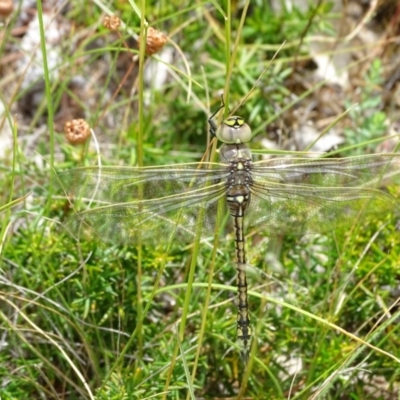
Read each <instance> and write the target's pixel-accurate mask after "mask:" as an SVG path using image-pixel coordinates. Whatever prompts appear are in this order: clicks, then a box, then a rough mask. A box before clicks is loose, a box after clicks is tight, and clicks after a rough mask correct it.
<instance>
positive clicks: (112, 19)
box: [103, 15, 121, 31]
mask: <svg viewBox="0 0 400 400" xmlns="http://www.w3.org/2000/svg"><path fill="white" fill-rule="evenodd" d="M103 26H104V27H105V28H107V29H109V30H110V31H117V30H118V29H119V27H120V26H121V20H120V19H119V18H118V17H117V16H116V15H111V16H109V15H106V16H105V17H104V20H103Z"/></svg>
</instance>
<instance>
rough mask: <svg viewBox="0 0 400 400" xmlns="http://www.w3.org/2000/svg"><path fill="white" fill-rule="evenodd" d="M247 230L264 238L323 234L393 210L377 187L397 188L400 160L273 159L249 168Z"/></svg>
mask: <svg viewBox="0 0 400 400" xmlns="http://www.w3.org/2000/svg"><path fill="white" fill-rule="evenodd" d="M252 172H253V173H252V176H253V180H254V182H253V184H252V185H251V191H252V194H253V196H252V200H251V205H250V207H249V213H248V215H247V217H248V218H247V222H248V225H251V226H258V227H259V228H260V229H261V228H262V229H264V230H266V231H267V232H270V233H275V234H276V233H282V232H291V233H294V234H301V233H310V232H324V231H329V230H333V229H335V228H337V227H339V226H348V225H351V223H352V222H354V221H356V220H357V219H358V218H360V217H362V216H365V215H371V214H378V213H383V212H387V211H391V210H394V209H396V208H398V207H399V205H400V203H399V200H398V199H396V198H395V197H393V196H392V195H390V194H389V193H387V192H386V191H384V190H379V188H380V187H382V186H383V185H387V184H399V183H400V156H399V155H397V154H385V155H371V156H362V157H351V158H343V159H275V160H269V161H261V162H258V163H255V164H254V170H253V171H252Z"/></svg>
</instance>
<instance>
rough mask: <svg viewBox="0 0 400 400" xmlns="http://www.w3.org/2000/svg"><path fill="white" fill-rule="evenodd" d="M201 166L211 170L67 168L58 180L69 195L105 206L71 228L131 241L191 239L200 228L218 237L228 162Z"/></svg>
mask: <svg viewBox="0 0 400 400" xmlns="http://www.w3.org/2000/svg"><path fill="white" fill-rule="evenodd" d="M201 166H202V167H203V168H205V167H206V168H208V169H198V168H197V167H198V164H182V165H176V166H165V167H146V168H118V167H105V168H78V169H74V170H69V171H63V172H61V173H59V174H58V176H57V179H58V181H59V182H60V183H61V185H62V186H63V188H64V190H65V191H66V193H68V194H70V195H72V196H73V197H75V198H81V199H82V198H83V199H84V201H85V202H91V203H94V204H96V205H100V206H99V207H95V208H90V209H87V210H85V211H82V212H80V213H78V214H76V215H75V216H73V217H72V220H71V221H70V222H69V223H68V227H69V229H70V230H71V231H73V232H75V233H76V234H77V235H78V236H82V235H83V236H94V235H95V236H98V237H101V238H102V239H104V240H107V241H113V242H117V243H118V242H122V243H130V244H135V243H138V242H139V241H142V243H150V244H165V243H168V242H169V241H170V240H171V237H172V236H171V235H173V236H174V237H176V238H177V240H182V241H185V242H189V241H192V240H193V239H194V237H195V235H196V232H197V230H198V229H200V232H201V234H202V235H203V236H204V235H213V233H214V226H215V223H216V222H217V221H216V218H217V202H218V200H219V199H221V198H223V197H224V195H225V192H226V189H225V180H226V176H227V174H228V173H227V171H226V166H225V165H223V164H216V163H203V164H201ZM224 212H225V211H224V210H223V211H222V213H220V214H219V216H220V217H221V218H222V217H223V213H224Z"/></svg>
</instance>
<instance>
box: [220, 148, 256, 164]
mask: <svg viewBox="0 0 400 400" xmlns="http://www.w3.org/2000/svg"><path fill="white" fill-rule="evenodd" d="M219 158H220V160H221V162H223V163H225V164H230V163H231V162H233V161H251V158H252V157H251V150H250V149H249V148H248V147H247V146H246V145H245V144H224V145H223V146H222V147H221V149H220V150H219Z"/></svg>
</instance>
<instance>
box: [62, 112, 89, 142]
mask: <svg viewBox="0 0 400 400" xmlns="http://www.w3.org/2000/svg"><path fill="white" fill-rule="evenodd" d="M64 133H65V137H66V139H67V140H68V142H69V143H71V144H81V143H85V142H86V140H87V139H88V138H89V136H90V126H89V124H88V123H87V122H86V121H85V120H84V119H82V118H80V119H73V120H71V121H67V122H66V123H65V125H64Z"/></svg>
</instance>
